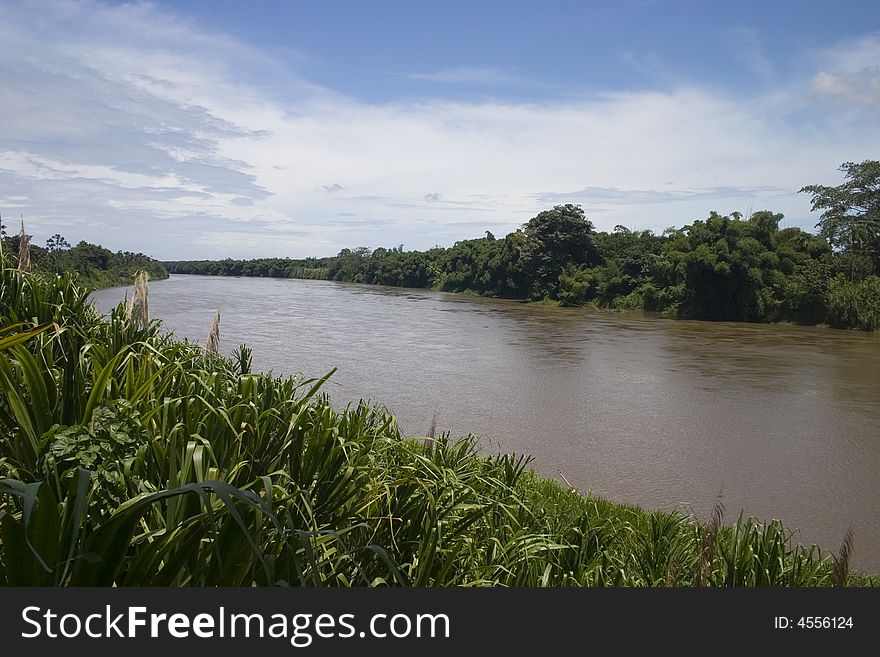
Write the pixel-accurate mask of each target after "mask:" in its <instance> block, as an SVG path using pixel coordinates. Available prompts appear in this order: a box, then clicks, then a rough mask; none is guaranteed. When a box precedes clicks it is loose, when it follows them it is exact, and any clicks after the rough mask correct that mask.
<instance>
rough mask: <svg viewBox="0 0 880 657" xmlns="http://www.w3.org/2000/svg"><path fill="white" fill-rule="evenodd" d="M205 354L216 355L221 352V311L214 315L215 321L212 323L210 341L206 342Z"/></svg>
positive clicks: (209, 334)
mask: <svg viewBox="0 0 880 657" xmlns="http://www.w3.org/2000/svg"><path fill="white" fill-rule="evenodd" d="M205 352H206V353H209V354H216V353H219V352H220V311H219V310H218V311H217V312H216V313H214V320H213V321H212V322H211V330H210V331H208V339H207V340H205Z"/></svg>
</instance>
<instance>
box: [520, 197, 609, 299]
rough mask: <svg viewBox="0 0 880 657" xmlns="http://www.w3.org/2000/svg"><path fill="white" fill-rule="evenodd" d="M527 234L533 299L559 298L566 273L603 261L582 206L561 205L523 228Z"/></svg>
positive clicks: (525, 247)
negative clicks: (561, 276)
mask: <svg viewBox="0 0 880 657" xmlns="http://www.w3.org/2000/svg"><path fill="white" fill-rule="evenodd" d="M523 233H524V235H525V242H524V244H523V254H522V255H523V264H524V267H525V270H526V275H527V276H528V277H529V278H530V280H531V296H532V297H533V298H536V299H541V298H543V297H551V298H555V297H556V293H557V291H558V289H559V276H560V274H562V272H563V271H565V270H566V269H567V268H568V267H570V266H572V265H574V266H578V265H586V266H593V265H595V264H596V263H597V262H598V261H599V252H598V249H597V248H596V242H595V240H594V239H593V224H592V223H591V222H590V221H589V220H588V219H587V218H586V217H585V216H584V211H583V210H582V209H581V208H580V206H578V205H571V204H567V205H557V206H556V207H554V208H553V209H552V210H545V211H544V212H541V213H539V214H538V215H537V216H535V217H533V218H532V219H530V220H529V222H528V223H527V224H526V225H525V226H524V227H523Z"/></svg>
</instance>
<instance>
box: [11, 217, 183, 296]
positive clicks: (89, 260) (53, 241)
mask: <svg viewBox="0 0 880 657" xmlns="http://www.w3.org/2000/svg"><path fill="white" fill-rule="evenodd" d="M23 230H24V229H23V228H22V231H23ZM26 238H27V242H28V256H29V258H30V267H29V268H31V269H33V270H35V271H40V272H45V273H48V274H63V273H65V272H70V273H75V274H76V275H77V276H78V279H79V282H80V284H81V285H83V286H85V287H88V288H90V289H93V290H97V289H101V288H105V287H115V286H117V285H131V283H132V281H133V280H134V277H135V274H136V273H137V272H139V271H145V272H147V274H148V275H149V277H150V279H151V280H161V279H164V278H168V271H167V270H166V269H165V267H163V266H162V263H161V262H159V261H158V260H154V259H153V258H151V257H149V256H146V255H144V254H143V253H131V252H129V251H117V252H116V253H114V252H113V251H110V250H109V249H105V248H104V247H102V246H100V245H97V244H90V243H89V242H85V241H81V242H80V243H79V244H77V245H76V246H70V244H69V243H68V242H67V240H66V239H64V237H62V236H61V235H58V234H56V235H53V236H52V237H50V238H49V239H48V240H46V246H45V247H41V246H37V245H35V244H32V243H31V238H30V236H29V235H27V236H26ZM0 239H2V250H3V253H6V254H10V258H11V261H12V262H13V264H14V265H15V266H18V265H19V260H18V258H19V257H20V256H19V254H20V252H21V240H22V233H19V234H18V235H15V236H12V237H7V236H6V230H5V227H4V226H3V225H2V223H0Z"/></svg>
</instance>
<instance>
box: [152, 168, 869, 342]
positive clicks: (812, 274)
mask: <svg viewBox="0 0 880 657" xmlns="http://www.w3.org/2000/svg"><path fill="white" fill-rule="evenodd" d="M841 170H842V171H843V172H844V174H845V176H846V182H845V183H843V184H842V185H839V186H837V187H827V186H822V185H812V186H808V187H805V188H803V190H801V191H802V192H805V193H810V194H811V195H812V204H813V209H814V210H817V211H822V214H821V218H820V221H819V223H818V224H817V227H818V228H819V229H820V231H819V234H812V233H808V232H806V231H803V230H801V229H799V228H780V227H779V226H780V222H781V221H782V219H783V216H782V215H781V214H774V213H773V212H769V211H760V212H755V213H754V214H751V215H749V216H742V215H741V214H739V213H732V214H730V215H727V216H724V215H719V214H717V213H715V212H712V213H711V214H710V215H709V216H708V218H706V219H704V220H698V221H694V222H693V223H691V224H689V225H686V226H684V227H682V228H669V229H667V230H665V231H663V233H662V234H659V235H658V234H655V233H653V232H651V231H631V230H629V229H627V228H625V227H623V226H617V227H616V228H615V229H614V230H613V231H612V232H602V231H596V230H595V229H594V227H593V224H592V223H591V222H590V221H589V219H587V217H586V216H585V215H584V212H583V211H582V210H581V208H580V207H578V206H575V205H560V206H556V207H554V208H552V209H550V210H547V211H544V212H541V213H539V214H538V215H537V216H535V217H533V218H532V219H531V220H529V221H528V222H527V223H526V224H525V225H524V226H523V227H522V228H521V229H519V230H517V231H515V232H513V233H510V234H509V235H506V236H505V237H502V238H496V237H495V236H494V235H492V234H491V233H488V232H487V233H486V235H485V237H481V238H479V239H470V240H463V241H460V242H457V243H456V244H455V245H454V246H452V247H450V248H440V247H436V248H433V249H430V250H428V251H404V250H403V248H402V247H395V248H391V249H386V248H377V249H375V250H372V251H371V250H370V249H368V248H366V247H360V248H356V249H343V250H342V251H340V252H339V254H338V255H336V256H335V257H328V258H308V259H304V260H292V259H283V258H272V259H260V260H244V261H243V260H232V259H226V260H220V261H205V260H203V261H179V262H167V263H164V264H165V266H166V267H167V268H168V270H169V271H170V272H171V273H178V274H209V275H223V276H269V277H282V278H284V277H290V278H320V279H327V280H334V281H349V282H356V283H372V284H377V285H393V286H402V287H421V288H433V289H436V290H443V291H447V292H467V293H473V294H480V295H488V296H497V297H507V298H515V299H530V300H548V301H550V302H553V303H559V304H561V305H567V306H578V305H594V306H597V307H602V308H614V309H645V310H652V311H660V312H663V313H665V314H667V315H668V316H673V317H681V318H688V319H706V320H727V321H751V322H767V321H770V322H778V321H786V322H796V323H802V324H823V323H825V324H829V325H831V326H834V327H838V328H857V329H863V330H877V329H878V328H880V162H876V161H866V162H862V163H861V164H854V163H845V164H844V165H842V167H841Z"/></svg>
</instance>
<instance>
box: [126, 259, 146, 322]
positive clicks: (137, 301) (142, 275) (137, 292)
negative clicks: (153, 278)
mask: <svg viewBox="0 0 880 657" xmlns="http://www.w3.org/2000/svg"><path fill="white" fill-rule="evenodd" d="M148 283H149V276H148V274H147V272H145V271H143V270H140V271H138V272H137V273H136V274H135V277H134V284H133V285H132V290H131V296H130V297H129V299H128V304H127V305H126V309H125V318H126V320H128V321H129V322H130V323H131V324H132V325H133V326H136V327H138V328H141V329H144V328H146V327H148V326H149V325H150V305H149V285H148Z"/></svg>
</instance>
